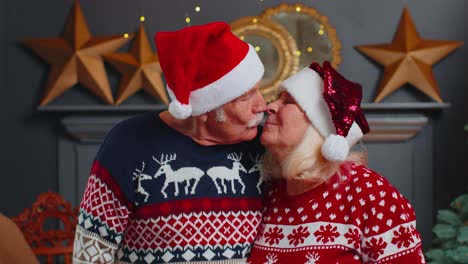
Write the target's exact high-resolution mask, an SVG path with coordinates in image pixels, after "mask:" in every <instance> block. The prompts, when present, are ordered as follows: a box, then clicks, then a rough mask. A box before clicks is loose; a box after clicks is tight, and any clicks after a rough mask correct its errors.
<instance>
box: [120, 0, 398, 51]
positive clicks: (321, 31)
mask: <svg viewBox="0 0 468 264" xmlns="http://www.w3.org/2000/svg"><path fill="white" fill-rule="evenodd" d="M257 1H258V10H259V13H261V12H262V11H263V8H264V7H263V3H264V2H265V0H257ZM402 1H405V0H402ZM190 10H192V12H190V13H189V12H185V15H184V21H185V24H186V25H187V26H191V25H192V19H193V17H194V16H196V15H198V14H199V13H200V12H201V10H202V8H201V6H200V5H199V4H198V3H194V5H193V6H192V7H191V8H190ZM295 10H296V12H298V13H301V12H302V8H301V6H299V5H298V6H296V9H295ZM139 11H140V10H139ZM145 19H146V18H145V16H140V18H139V20H140V22H144V21H145ZM252 22H253V23H257V22H258V19H257V18H256V17H254V18H253V19H252ZM317 33H318V35H320V36H322V35H325V34H326V31H325V26H324V25H323V24H320V25H319V29H318V31H317ZM124 37H125V38H128V37H129V34H128V33H125V34H124ZM239 38H240V39H241V40H245V37H244V36H240V37H239ZM261 44H262V43H257V45H256V46H255V47H254V48H255V50H256V51H257V52H259V51H260V50H261ZM313 51H314V48H313V47H312V45H310V46H307V47H306V48H305V50H304V51H301V50H297V51H296V52H295V55H296V56H299V57H300V56H301V55H302V54H303V52H307V53H312V52H313Z"/></svg>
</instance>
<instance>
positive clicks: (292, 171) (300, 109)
mask: <svg viewBox="0 0 468 264" xmlns="http://www.w3.org/2000/svg"><path fill="white" fill-rule="evenodd" d="M282 88H283V90H284V91H282V93H281V95H280V97H279V99H278V100H276V101H275V102H273V103H271V104H269V105H268V113H269V117H268V119H267V120H266V122H265V126H264V129H263V133H262V135H261V142H262V144H263V145H264V146H265V147H266V149H267V152H266V154H265V157H264V164H263V166H264V168H263V169H264V173H263V174H264V175H267V176H268V180H270V182H271V184H270V186H269V190H268V197H267V199H266V208H265V211H264V215H263V219H262V225H261V226H260V230H259V233H258V236H257V239H256V241H255V243H254V245H253V248H252V250H251V254H250V257H249V259H248V263H250V264H264V263H267V264H273V263H275V264H280V263H288V264H302V263H305V264H312V263H313V264H321V263H326V264H329V263H333V264H334V263H346V264H352V263H411V264H417V263H425V260H424V256H423V253H422V249H421V239H420V236H419V233H418V231H417V230H416V218H415V214H414V211H413V209H412V207H411V205H410V203H409V202H408V201H407V200H406V199H405V198H404V197H403V196H402V195H401V194H400V192H399V191H398V190H397V189H395V187H393V186H392V185H391V184H390V183H389V182H388V181H387V180H386V179H385V178H383V177H382V176H380V175H379V174H377V173H376V172H375V171H372V170H370V169H368V168H366V167H365V166H364V165H362V164H363V162H364V161H365V154H364V153H362V152H361V153H356V152H352V153H349V149H350V148H351V147H353V146H354V145H355V144H356V142H358V141H359V140H360V139H361V138H362V136H363V134H365V133H367V132H368V131H369V128H368V124H367V121H366V119H365V117H364V115H363V112H362V110H361V108H360V104H361V97H362V89H361V86H360V85H359V84H356V83H353V82H350V81H348V80H346V79H345V78H344V77H343V76H341V75H339V74H338V73H337V72H336V71H335V70H334V69H333V68H332V67H331V66H330V64H329V63H328V62H325V63H324V65H323V68H322V67H320V66H319V65H318V64H312V65H311V66H310V67H309V68H305V69H303V70H302V71H300V72H298V73H297V74H296V75H294V76H292V77H290V78H289V79H287V80H285V81H284V82H283V83H282Z"/></svg>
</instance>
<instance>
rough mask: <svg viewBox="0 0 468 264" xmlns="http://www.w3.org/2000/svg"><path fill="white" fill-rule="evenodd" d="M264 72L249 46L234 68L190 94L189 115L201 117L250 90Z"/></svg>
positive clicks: (170, 92)
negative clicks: (190, 111) (190, 110)
mask: <svg viewBox="0 0 468 264" xmlns="http://www.w3.org/2000/svg"><path fill="white" fill-rule="evenodd" d="M264 72H265V68H264V67H263V64H262V62H261V61H260V58H259V57H258V54H257V52H256V51H255V49H254V48H253V47H252V45H250V44H249V51H248V52H247V54H246V56H245V57H244V59H243V60H242V61H241V62H240V63H239V64H237V66H236V67H234V68H233V69H232V70H231V71H229V72H228V73H227V74H225V75H224V76H223V77H221V78H219V79H218V80H216V81H214V82H212V83H210V84H208V85H206V86H204V87H202V88H199V89H197V90H195V91H192V92H191V93H190V98H189V102H190V105H191V106H192V113H191V115H192V116H198V115H202V114H204V113H206V112H209V111H211V110H214V109H216V108H218V107H220V106H222V105H224V104H225V103H227V102H230V101H232V100H234V99H236V98H237V97H239V96H241V95H242V94H244V93H246V92H247V91H249V90H250V89H252V88H253V87H254V86H255V84H256V83H257V82H259V81H260V80H261V79H262V77H263V73H264ZM167 88H168V89H167V90H168V94H169V97H170V98H171V99H172V101H176V100H177V99H176V98H175V96H174V93H173V92H172V90H171V88H170V87H167ZM171 113H172V112H171Z"/></svg>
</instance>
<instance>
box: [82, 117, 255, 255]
mask: <svg viewBox="0 0 468 264" xmlns="http://www.w3.org/2000/svg"><path fill="white" fill-rule="evenodd" d="M262 152H263V148H262V147H261V145H260V144H259V142H258V138H256V139H255V140H253V141H251V142H244V143H240V144H234V145H216V146H209V147H206V146H201V145H198V144H197V143H195V142H194V141H193V140H192V139H191V138H189V137H186V136H184V135H182V134H180V133H178V132H176V131H175V130H173V129H172V128H170V127H169V126H167V125H166V124H165V123H164V122H162V121H161V120H160V118H159V115H158V113H148V114H145V115H141V116H138V117H135V118H132V119H129V120H127V121H124V122H122V123H120V124H118V125H117V126H116V127H114V128H113V129H112V131H111V132H110V133H109V134H108V136H107V138H106V140H105V142H104V143H103V145H102V146H101V148H100V150H99V151H98V153H97V156H96V158H95V161H94V163H93V165H92V169H91V173H90V177H89V180H88V183H87V186H86V189H85V192H84V195H83V199H82V202H81V205H80V212H79V217H78V226H77V230H76V236H75V241H74V252H73V259H74V263H114V262H116V263H186V262H191V263H244V262H245V257H246V255H247V254H248V252H249V250H250V246H251V244H252V243H253V240H254V238H255V236H256V230H257V226H258V225H259V223H260V219H261V208H262V203H261V198H260V196H261V192H262V188H261V187H262V182H261V181H259V172H258V166H259V164H258V160H259V156H260V155H261V154H262Z"/></svg>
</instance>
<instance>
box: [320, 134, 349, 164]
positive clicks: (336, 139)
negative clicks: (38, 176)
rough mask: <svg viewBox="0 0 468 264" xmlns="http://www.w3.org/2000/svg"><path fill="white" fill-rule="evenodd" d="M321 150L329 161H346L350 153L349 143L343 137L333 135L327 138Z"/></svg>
mask: <svg viewBox="0 0 468 264" xmlns="http://www.w3.org/2000/svg"><path fill="white" fill-rule="evenodd" d="M321 150H322V154H323V156H324V157H325V158H326V159H327V160H329V161H333V162H336V161H344V160H345V159H346V157H347V156H348V153H349V146H348V141H346V139H345V138H344V137H343V136H339V135H334V134H331V135H328V136H327V137H326V138H325V141H324V142H323V144H322V148H321Z"/></svg>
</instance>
